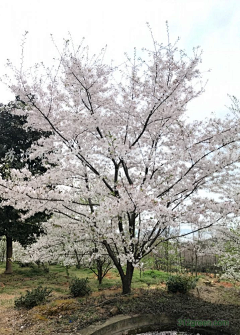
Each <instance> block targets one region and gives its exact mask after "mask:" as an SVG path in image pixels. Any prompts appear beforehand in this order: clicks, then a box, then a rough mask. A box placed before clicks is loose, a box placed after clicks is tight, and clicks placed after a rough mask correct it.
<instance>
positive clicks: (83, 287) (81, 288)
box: [69, 278, 91, 297]
mask: <svg viewBox="0 0 240 335" xmlns="http://www.w3.org/2000/svg"><path fill="white" fill-rule="evenodd" d="M69 289H70V292H71V294H72V295H73V296H74V297H84V296H85V295H89V294H91V288H90V287H89V285H88V278H83V279H79V278H74V279H73V280H72V281H71V283H70V285H69Z"/></svg>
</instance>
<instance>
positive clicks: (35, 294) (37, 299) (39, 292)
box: [14, 286, 52, 309]
mask: <svg viewBox="0 0 240 335" xmlns="http://www.w3.org/2000/svg"><path fill="white" fill-rule="evenodd" d="M51 292H52V290H50V289H48V288H47V287H44V288H43V287H42V286H38V287H37V288H36V289H34V290H32V291H28V290H27V293H26V295H25V296H22V295H21V297H20V298H17V299H15V301H14V304H15V307H17V308H21V307H24V308H28V309H30V308H33V307H34V306H38V305H41V304H44V303H45V302H46V298H47V297H48V296H49V295H50V293H51Z"/></svg>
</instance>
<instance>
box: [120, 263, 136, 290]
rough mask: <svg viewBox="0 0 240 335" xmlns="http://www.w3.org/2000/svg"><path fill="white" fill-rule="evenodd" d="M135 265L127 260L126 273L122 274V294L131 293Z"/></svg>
mask: <svg viewBox="0 0 240 335" xmlns="http://www.w3.org/2000/svg"><path fill="white" fill-rule="evenodd" d="M133 271H134V267H133V265H132V263H130V262H127V269H126V274H123V275H121V273H120V276H121V280H122V294H130V293H131V285H132V277H133Z"/></svg>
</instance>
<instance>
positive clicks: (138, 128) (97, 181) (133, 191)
mask: <svg viewBox="0 0 240 335" xmlns="http://www.w3.org/2000/svg"><path fill="white" fill-rule="evenodd" d="M105 51H106V50H105V49H103V50H102V51H101V52H100V54H99V55H93V56H92V57H91V56H90V53H89V49H88V47H85V46H84V45H83V44H81V45H80V46H79V47H78V48H75V47H74V45H73V46H71V42H70V41H66V43H65V46H64V48H63V50H62V51H59V58H58V59H56V60H55V61H56V66H53V67H52V68H47V67H45V66H41V64H40V65H39V64H38V65H36V66H35V67H33V68H31V69H29V70H24V69H23V66H22V67H21V68H20V70H17V69H15V68H14V66H13V65H12V64H11V63H9V66H10V68H11V69H13V71H14V72H13V73H14V78H13V79H12V80H11V81H10V78H7V79H5V81H7V84H8V86H9V87H10V89H11V90H12V92H14V94H15V95H16V96H18V97H19V99H20V100H21V101H22V102H23V103H25V104H26V106H28V108H26V109H25V110H24V109H21V110H17V109H16V114H21V113H23V114H24V115H27V116H28V123H29V126H31V127H33V128H36V129H39V130H45V131H51V132H52V135H51V136H50V137H49V138H47V139H41V140H39V141H38V145H35V146H32V152H31V157H36V156H44V155H45V154H46V155H45V161H46V164H47V163H49V162H50V163H51V164H55V167H54V168H52V169H51V170H49V171H47V172H46V173H45V174H44V175H42V176H36V177H35V178H31V173H30V172H29V171H28V170H27V169H23V170H22V171H21V172H18V171H16V170H12V172H11V180H8V181H5V180H1V191H2V192H3V193H4V194H6V196H5V199H9V200H8V201H6V203H7V204H10V203H11V201H15V202H16V203H17V205H18V206H19V208H24V209H28V210H29V212H28V214H27V215H32V214H33V213H34V212H36V211H38V210H39V208H42V209H43V208H44V209H45V210H49V211H54V212H55V213H58V214H61V215H62V216H63V217H65V218H68V219H69V221H71V222H76V223H77V224H78V225H79V226H80V227H81V229H83V230H84V231H85V232H86V233H87V232H89V231H90V232H91V234H93V235H94V236H95V237H94V239H95V240H96V241H98V242H99V243H101V244H102V245H103V246H104V248H105V249H106V251H107V253H108V254H109V256H110V258H111V259H112V261H113V263H114V265H115V266H116V268H117V270H118V272H119V275H120V277H121V280H122V287H123V293H124V294H126V293H130V292H131V281H132V276H133V271H134V268H135V267H136V266H138V265H139V263H140V261H141V259H142V258H143V257H144V256H145V255H147V254H149V253H150V252H151V251H152V250H153V249H154V248H155V247H156V246H157V245H158V244H159V243H161V242H162V241H164V240H167V239H171V238H176V236H179V234H178V233H177V232H178V228H179V225H180V227H181V225H183V224H184V225H194V228H193V231H197V230H202V229H205V228H206V227H210V226H211V225H213V224H214V223H219V222H220V221H221V220H222V219H224V218H225V217H226V216H227V215H228V214H229V213H236V214H237V212H238V207H239V206H236V203H235V202H234V201H231V200H229V199H227V201H219V200H218V199H216V198H215V197H211V196H210V195H209V194H208V195H207V196H206V191H208V190H209V189H210V188H211V185H213V184H214V185H217V184H218V181H221V182H223V183H224V182H225V180H227V178H228V177H229V175H231V174H232V173H234V171H235V169H236V168H237V164H236V162H237V161H238V159H239V154H238V151H237V148H238V145H239V120H238V117H237V116H236V115H231V116H228V117H226V118H225V119H224V120H221V119H218V118H214V117H211V118H209V119H206V120H204V121H191V122H190V121H189V120H188V119H187V116H186V111H187V105H188V103H189V102H190V101H191V100H193V99H195V98H197V97H198V96H200V95H201V94H202V93H203V92H204V89H205V84H203V83H202V74H201V72H200V70H199V69H198V68H199V63H201V52H200V51H199V49H198V48H196V49H194V50H193V55H192V56H191V57H188V56H187V55H186V54H185V53H184V51H181V50H178V49H177V47H176V45H175V44H174V45H172V44H170V43H168V44H167V45H166V46H164V45H162V44H158V43H157V42H156V41H155V40H154V39H153V50H147V49H143V50H141V51H140V54H139V55H140V56H137V51H136V50H134V55H133V57H132V58H131V57H129V56H128V55H127V54H126V61H125V62H124V63H123V64H122V65H121V66H118V67H117V66H116V67H114V66H113V65H107V64H105V63H104V60H103V56H104V54H105ZM193 113H194V111H193ZM193 116H194V115H193ZM50 151H51V153H49V152H50ZM49 184H51V185H53V188H52V189H50V188H49V187H47V186H48V185H49ZM216 187H217V186H216ZM9 195H11V197H10V196H9ZM73 226H74V224H73ZM69 229H71V228H69ZM166 229H168V232H169V236H168V237H167V238H165V239H164V238H161V237H162V236H164V232H165V231H166ZM181 232H182V230H181V229H180V235H184V233H181ZM69 233H70V231H69ZM185 234H188V233H185Z"/></svg>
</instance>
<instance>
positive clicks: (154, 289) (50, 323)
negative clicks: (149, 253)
mask: <svg viewBox="0 0 240 335" xmlns="http://www.w3.org/2000/svg"><path fill="white" fill-rule="evenodd" d="M3 272H4V267H3V266H1V267H0V302H1V303H0V312H1V318H0V334H28V335H31V334H34V335H35V334H59V333H68V334H77V333H78V332H79V330H80V329H82V328H84V327H86V326H87V325H89V324H92V323H94V322H97V321H104V320H106V319H107V318H109V317H111V316H113V315H117V314H126V315H129V314H136V313H150V314H151V313H153V314H159V313H161V312H163V311H164V312H165V313H167V312H169V313H172V314H175V315H179V316H181V318H183V316H184V317H185V318H189V319H196V320H199V319H202V320H208V319H213V320H215V319H216V320H229V322H230V328H229V329H228V330H230V331H232V334H233V333H234V331H235V330H238V329H240V321H239V319H240V318H239V315H240V288H239V284H238V283H235V284H233V283H230V282H226V281H224V282H221V281H219V280H217V279H215V278H211V277H210V276H209V277H206V276H204V275H202V276H201V277H200V279H199V280H198V283H197V287H196V288H195V289H194V290H191V291H190V294H179V293H177V294H173V293H168V292H167V289H166V284H165V283H166V280H167V278H168V274H167V273H164V272H160V271H156V270H146V271H144V272H143V273H141V274H140V273H139V271H136V272H135V273H134V278H133V292H132V294H131V295H128V296H122V295H121V281H120V278H119V276H118V274H117V271H115V270H114V269H113V270H111V271H110V272H109V273H108V274H107V276H106V278H104V279H103V283H102V285H98V282H97V279H96V276H95V275H94V274H93V273H92V272H91V271H90V270H89V269H80V270H79V269H76V268H75V267H71V268H69V269H68V273H67V272H66V269H65V268H64V267H62V266H59V265H54V266H50V268H49V272H46V271H45V270H44V269H42V268H41V267H40V268H38V267H33V268H20V267H19V266H18V265H15V264H14V274H13V275H5V274H4V273H3ZM74 277H77V278H79V279H81V278H88V283H89V285H90V287H91V290H92V294H91V295H90V296H86V297H82V298H73V297H72V296H71V294H70V290H69V283H70V282H71V280H72V278H74ZM39 285H42V286H44V287H48V288H49V289H51V290H52V293H51V297H50V300H49V302H48V303H46V304H44V305H40V306H36V307H34V308H32V309H30V310H26V309H20V310H18V309H16V308H14V300H15V299H16V298H19V296H20V294H21V293H22V294H24V293H25V292H26V291H27V290H32V289H35V288H36V287H38V286H39ZM225 330H227V329H225Z"/></svg>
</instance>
